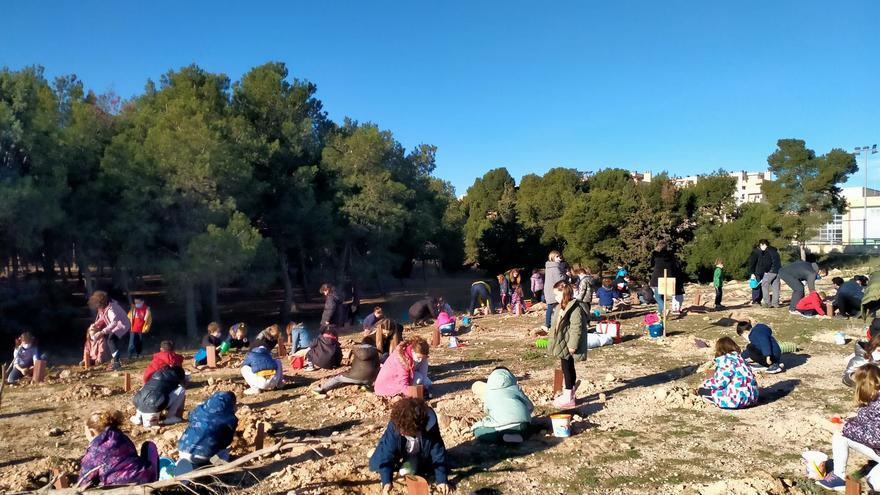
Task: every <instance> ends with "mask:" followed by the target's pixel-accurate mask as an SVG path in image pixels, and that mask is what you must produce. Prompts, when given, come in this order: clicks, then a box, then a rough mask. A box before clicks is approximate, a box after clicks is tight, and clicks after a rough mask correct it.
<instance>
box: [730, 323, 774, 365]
mask: <svg viewBox="0 0 880 495" xmlns="http://www.w3.org/2000/svg"><path fill="white" fill-rule="evenodd" d="M736 334H737V335H739V336H741V337H742V336H745V338H746V339H747V340H748V341H749V343H748V344H747V345H746V350H745V352H743V353H742V358H743V359H749V358H751V360H752V361H753V362H754V363H755V365H754V366H752V368H753V369H756V370H758V371H761V370H763V371H764V372H766V373H771V374H773V373H781V372H783V371H785V364H783V363H782V349H780V348H779V342H777V341H776V338H775V337H774V336H773V330H771V329H770V327H769V326H767V325H765V324H763V323H758V324H757V325H755V326H754V327H752V323H751V322H749V321H740V322H737V324H736ZM744 334H745V335H744Z"/></svg>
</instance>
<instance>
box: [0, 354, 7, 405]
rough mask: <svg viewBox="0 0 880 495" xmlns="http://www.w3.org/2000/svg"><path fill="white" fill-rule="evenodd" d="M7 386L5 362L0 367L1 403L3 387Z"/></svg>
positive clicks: (0, 400)
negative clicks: (0, 367)
mask: <svg viewBox="0 0 880 495" xmlns="http://www.w3.org/2000/svg"><path fill="white" fill-rule="evenodd" d="M5 386H6V363H3V368H2V369H0V405H2V404H3V387H5Z"/></svg>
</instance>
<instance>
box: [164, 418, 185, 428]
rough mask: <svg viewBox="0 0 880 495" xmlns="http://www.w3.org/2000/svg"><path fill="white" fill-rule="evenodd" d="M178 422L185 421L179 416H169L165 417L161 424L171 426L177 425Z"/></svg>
mask: <svg viewBox="0 0 880 495" xmlns="http://www.w3.org/2000/svg"><path fill="white" fill-rule="evenodd" d="M177 423H183V418H178V417H177V416H168V417H167V418H165V419H163V420H162V421H161V422H160V423H159V424H162V425H165V426H169V425H176V424H177Z"/></svg>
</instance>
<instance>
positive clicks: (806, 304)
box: [795, 291, 825, 316]
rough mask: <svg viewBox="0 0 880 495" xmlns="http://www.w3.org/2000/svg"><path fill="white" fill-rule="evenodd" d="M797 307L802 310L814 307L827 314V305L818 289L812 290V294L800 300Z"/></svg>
mask: <svg viewBox="0 0 880 495" xmlns="http://www.w3.org/2000/svg"><path fill="white" fill-rule="evenodd" d="M795 308H796V309H798V310H801V311H804V310H808V309H812V310H814V311H816V312H817V313H819V314H820V315H822V316H825V306H824V305H823V304H822V298H820V297H819V293H818V292H816V291H813V292H810V295H808V296H806V297H804V298H803V299H801V300H800V301H798V303H797V306H795Z"/></svg>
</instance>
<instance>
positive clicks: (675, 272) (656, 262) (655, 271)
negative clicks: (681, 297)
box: [651, 249, 684, 294]
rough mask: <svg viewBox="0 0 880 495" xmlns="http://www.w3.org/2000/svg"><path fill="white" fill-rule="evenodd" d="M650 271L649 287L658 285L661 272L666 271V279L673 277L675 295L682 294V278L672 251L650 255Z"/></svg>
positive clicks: (666, 250)
mask: <svg viewBox="0 0 880 495" xmlns="http://www.w3.org/2000/svg"><path fill="white" fill-rule="evenodd" d="M651 269H652V271H651V287H657V286H658V285H659V282H658V280H659V279H660V278H661V277H662V276H663V270H666V276H667V277H675V293H676V294H684V277H683V276H682V274H681V270H679V268H678V260H676V259H675V255H674V254H672V251H670V250H668V249H664V250H663V251H654V252H653V253H651Z"/></svg>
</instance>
